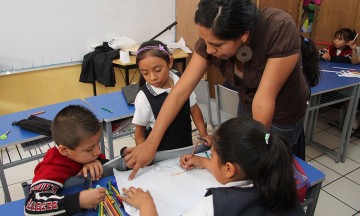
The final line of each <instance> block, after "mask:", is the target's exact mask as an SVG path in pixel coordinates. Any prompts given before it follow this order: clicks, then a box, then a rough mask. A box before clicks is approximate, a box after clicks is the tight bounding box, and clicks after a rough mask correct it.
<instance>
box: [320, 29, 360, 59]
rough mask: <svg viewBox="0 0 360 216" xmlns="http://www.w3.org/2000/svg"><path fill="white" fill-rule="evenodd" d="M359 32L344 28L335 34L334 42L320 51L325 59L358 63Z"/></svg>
mask: <svg viewBox="0 0 360 216" xmlns="http://www.w3.org/2000/svg"><path fill="white" fill-rule="evenodd" d="M356 38H357V34H356V32H355V31H353V30H351V29H348V28H342V29H339V30H337V31H336V32H335V34H334V44H332V45H330V46H329V47H328V49H324V50H322V51H320V54H321V58H322V59H324V60H325V61H331V62H341V63H352V64H358V63H359V62H360V57H359V56H358V54H357V49H356Z"/></svg>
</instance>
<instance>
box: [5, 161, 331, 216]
mask: <svg viewBox="0 0 360 216" xmlns="http://www.w3.org/2000/svg"><path fill="white" fill-rule="evenodd" d="M295 159H296V160H297V161H298V162H299V163H300V165H301V166H302V167H303V169H304V171H305V173H306V174H307V176H308V179H309V181H310V188H309V189H308V191H307V193H306V201H305V202H304V204H303V205H305V206H307V210H306V215H307V216H312V215H314V212H315V208H316V204H317V201H318V198H319V194H320V190H321V185H322V182H323V181H324V179H325V175H324V173H322V172H321V171H319V170H318V169H316V168H314V167H313V166H311V165H309V164H308V163H306V162H305V161H303V160H301V159H299V158H297V157H295ZM138 178H141V177H140V176H138ZM109 179H114V176H109V177H105V178H102V179H101V180H100V181H95V182H94V183H93V185H97V184H100V185H102V186H104V185H106V183H107V182H108V180H109ZM120 187H121V186H120ZM118 188H119V186H118ZM82 189H83V188H82V186H81V185H79V186H75V187H70V188H66V187H65V189H64V191H63V193H64V194H68V193H73V192H76V191H81V190H82ZM150 192H151V191H150ZM24 204H25V199H21V200H18V201H15V202H10V203H6V204H3V205H0V212H1V213H2V214H4V215H14V216H17V215H24ZM194 205H195V204H194ZM77 215H94V216H96V215H97V213H96V211H94V210H92V209H91V210H88V211H86V212H84V213H82V214H77Z"/></svg>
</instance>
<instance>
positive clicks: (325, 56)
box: [321, 49, 331, 61]
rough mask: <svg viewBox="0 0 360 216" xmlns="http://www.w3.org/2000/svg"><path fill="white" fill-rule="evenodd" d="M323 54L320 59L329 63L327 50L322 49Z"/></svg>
mask: <svg viewBox="0 0 360 216" xmlns="http://www.w3.org/2000/svg"><path fill="white" fill-rule="evenodd" d="M324 51H325V53H324V54H323V55H322V56H321V58H322V59H324V60H325V61H330V58H331V57H330V54H329V50H328V49H324Z"/></svg>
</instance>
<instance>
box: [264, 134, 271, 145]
mask: <svg viewBox="0 0 360 216" xmlns="http://www.w3.org/2000/svg"><path fill="white" fill-rule="evenodd" d="M269 137H270V134H269V133H266V134H265V143H266V145H269Z"/></svg>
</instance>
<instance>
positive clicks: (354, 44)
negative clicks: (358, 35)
mask: <svg viewBox="0 0 360 216" xmlns="http://www.w3.org/2000/svg"><path fill="white" fill-rule="evenodd" d="M347 45H348V46H349V47H350V48H351V49H352V50H354V49H356V42H355V41H354V40H351V41H349V43H347Z"/></svg>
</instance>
